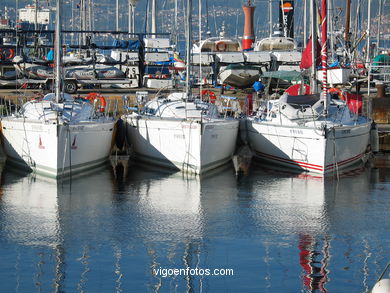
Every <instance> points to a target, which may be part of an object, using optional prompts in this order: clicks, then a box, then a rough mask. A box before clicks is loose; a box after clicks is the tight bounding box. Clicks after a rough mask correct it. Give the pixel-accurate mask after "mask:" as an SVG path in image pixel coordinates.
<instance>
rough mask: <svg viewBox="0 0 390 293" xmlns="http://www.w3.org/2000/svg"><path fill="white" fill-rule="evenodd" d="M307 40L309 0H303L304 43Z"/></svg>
mask: <svg viewBox="0 0 390 293" xmlns="http://www.w3.org/2000/svg"><path fill="white" fill-rule="evenodd" d="M306 42H307V0H303V43H304V44H306Z"/></svg>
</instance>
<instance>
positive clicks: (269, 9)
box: [268, 0, 272, 37]
mask: <svg viewBox="0 0 390 293" xmlns="http://www.w3.org/2000/svg"><path fill="white" fill-rule="evenodd" d="M268 25H269V37H272V0H269V1H268Z"/></svg>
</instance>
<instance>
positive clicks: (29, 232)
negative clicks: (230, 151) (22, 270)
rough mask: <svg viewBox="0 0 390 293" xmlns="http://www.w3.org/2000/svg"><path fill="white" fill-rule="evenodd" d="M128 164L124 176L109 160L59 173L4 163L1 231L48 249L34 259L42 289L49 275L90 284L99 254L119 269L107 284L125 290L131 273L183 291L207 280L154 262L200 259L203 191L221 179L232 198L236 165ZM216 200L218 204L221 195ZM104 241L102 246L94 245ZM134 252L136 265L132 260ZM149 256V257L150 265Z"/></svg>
mask: <svg viewBox="0 0 390 293" xmlns="http://www.w3.org/2000/svg"><path fill="white" fill-rule="evenodd" d="M129 170H131V171H130V172H129V173H128V174H127V178H124V177H123V176H119V177H118V176H115V175H116V174H115V173H113V172H112V169H111V167H110V166H106V167H103V168H100V169H97V170H95V172H90V173H89V174H88V175H87V176H82V175H78V176H73V177H72V178H71V180H70V179H69V180H61V181H57V180H53V179H49V178H45V177H37V176H35V175H34V174H19V173H16V172H15V170H11V169H10V168H8V167H7V168H6V169H5V170H4V171H3V174H2V183H1V188H2V190H4V195H3V197H2V198H1V201H0V211H1V214H0V217H1V219H0V221H1V223H2V228H3V229H2V231H3V232H2V235H1V236H2V238H4V239H6V241H7V242H8V243H13V245H16V246H23V247H31V249H34V250H38V251H39V253H40V254H44V255H46V256H45V257H43V258H44V260H42V257H41V258H38V259H36V260H35V261H36V263H37V265H36V266H35V267H36V268H37V271H36V272H31V274H32V275H34V274H35V275H38V276H40V277H39V279H40V281H39V282H37V285H36V286H37V287H39V289H40V290H46V289H47V288H46V287H45V286H47V280H48V279H52V280H54V284H53V285H54V287H55V288H56V289H55V290H56V291H58V292H60V291H63V290H64V288H69V287H70V288H73V287H74V288H75V290H76V289H77V290H79V291H83V290H84V289H85V288H87V287H88V288H91V286H93V285H92V284H94V282H95V283H96V280H97V279H98V278H99V277H98V276H97V274H96V273H94V270H93V269H91V267H93V265H92V264H91V263H93V264H94V265H95V270H96V264H97V263H100V262H103V263H111V264H112V265H111V267H104V268H102V269H100V268H99V270H102V271H104V272H112V271H114V272H115V275H114V277H112V278H111V279H109V280H107V284H105V285H104V286H103V288H105V289H107V291H112V290H111V289H112V288H115V289H113V290H115V291H116V292H120V291H123V290H124V288H125V287H126V286H129V284H131V282H132V281H134V280H131V278H129V275H131V274H132V273H134V274H135V275H137V276H138V277H140V280H143V281H141V282H139V283H137V282H136V283H137V284H138V286H139V287H135V288H138V289H139V290H142V289H144V288H145V284H146V287H148V288H149V289H150V290H151V291H159V290H161V291H164V290H167V288H170V287H171V286H173V284H174V286H175V287H177V288H178V291H180V292H183V291H191V290H194V289H195V288H200V287H201V286H202V285H201V282H202V279H201V278H197V279H194V278H193V277H192V276H186V278H184V279H183V278H168V279H167V278H162V277H161V276H157V275H156V274H155V272H154V271H153V269H158V268H160V267H178V268H187V267H191V268H194V267H197V265H198V264H199V262H200V261H201V259H202V258H203V254H204V253H203V243H202V240H203V237H204V233H205V230H206V228H205V225H206V219H207V215H206V214H205V210H204V208H203V206H202V196H203V195H204V194H205V193H208V192H211V193H218V188H217V187H216V186H221V185H222V184H224V186H225V188H226V189H224V190H226V191H227V192H225V193H224V195H225V196H228V197H229V198H233V197H234V196H235V195H236V193H237V190H236V177H235V173H234V169H233V168H231V166H226V167H224V168H222V169H221V168H219V169H217V170H216V171H215V172H209V173H208V174H206V175H202V176H200V177H199V176H196V177H195V176H189V175H185V174H183V173H180V172H179V173H162V172H159V171H156V169H155V167H153V169H151V170H150V169H149V168H148V166H147V165H146V166H145V165H140V164H133V163H130V165H129ZM211 202H213V200H211V201H209V203H211ZM213 204H215V207H218V202H216V201H215V202H213ZM216 211H218V208H217V209H216ZM208 212H211V210H210V209H208ZM103 248H104V251H105V252H100V253H97V252H96V251H100V250H102V251H103ZM144 249H145V250H144ZM107 251H109V252H110V253H108V254H107ZM101 253H104V254H105V255H104V256H102V255H101ZM48 257H49V258H51V259H52V261H51V262H50V261H47V258H48ZM129 258H130V260H131V259H132V258H133V261H134V259H135V261H138V266H129V264H128V263H129V262H130V263H131V261H129ZM13 261H15V260H13ZM44 263H45V264H44ZM145 263H149V265H148V269H147V270H144V265H145ZM140 268H141V269H140ZM137 270H138V272H137ZM30 271H31V270H30ZM30 271H28V272H29V273H30ZM139 271H141V274H140V272H139ZM44 272H45V273H44ZM49 272H54V275H53V276H50V273H49ZM42 275H43V276H42ZM69 275H71V276H73V277H74V276H75V275H78V278H77V281H76V280H72V281H70V279H69V277H66V276H69ZM126 277H127V278H126ZM45 280H46V284H45ZM183 280H185V281H183ZM25 281H26V280H25ZM72 286H73V287H72ZM132 286H133V285H132ZM92 288H93V287H92ZM99 288H100V287H99Z"/></svg>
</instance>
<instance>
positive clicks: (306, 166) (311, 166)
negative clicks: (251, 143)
mask: <svg viewBox="0 0 390 293" xmlns="http://www.w3.org/2000/svg"><path fill="white" fill-rule="evenodd" d="M256 154H257V155H258V156H260V157H265V158H268V159H271V160H275V161H279V162H283V163H287V164H290V165H294V166H299V167H302V168H304V169H309V170H315V171H321V172H323V171H324V170H325V171H330V170H332V169H334V168H335V167H336V166H337V167H340V166H343V165H346V164H348V163H352V162H354V161H357V160H359V159H360V158H362V157H363V156H364V153H362V154H359V155H357V156H354V157H352V158H349V159H346V160H343V161H340V162H337V164H329V165H327V166H326V167H325V168H324V167H323V166H320V165H314V164H310V163H306V162H301V161H296V160H291V159H286V158H281V157H277V156H273V155H270V154H266V153H262V152H257V151H256Z"/></svg>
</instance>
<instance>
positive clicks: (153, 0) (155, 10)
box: [152, 0, 157, 38]
mask: <svg viewBox="0 0 390 293" xmlns="http://www.w3.org/2000/svg"><path fill="white" fill-rule="evenodd" d="M156 12H157V6H156V0H152V34H155V33H157V20H156V17H157V15H156ZM152 37H153V38H155V37H156V35H153V36H152Z"/></svg>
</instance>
